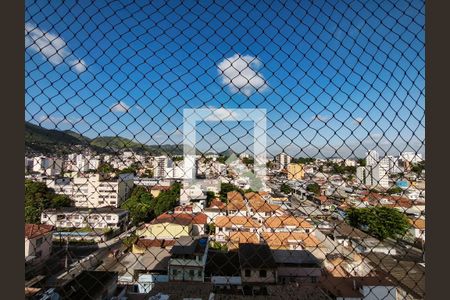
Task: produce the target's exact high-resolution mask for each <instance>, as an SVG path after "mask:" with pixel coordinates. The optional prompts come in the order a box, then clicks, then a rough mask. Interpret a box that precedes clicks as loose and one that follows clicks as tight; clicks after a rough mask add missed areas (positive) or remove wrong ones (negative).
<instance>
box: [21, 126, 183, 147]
mask: <svg viewBox="0 0 450 300" xmlns="http://www.w3.org/2000/svg"><path fill="white" fill-rule="evenodd" d="M25 147H26V152H27V153H28V154H38V153H42V154H56V155H60V154H67V153H73V152H79V151H81V150H86V149H91V150H93V151H95V152H98V153H113V152H116V151H120V150H123V149H130V150H133V151H135V152H140V153H148V154H150V155H162V154H167V155H182V154H183V146H182V145H144V144H141V143H138V142H135V141H132V140H130V139H127V138H124V137H120V136H110V137H108V136H106V137H96V138H94V139H90V138H88V137H85V136H83V135H81V134H79V133H76V132H73V131H59V130H54V129H46V128H43V127H40V126H37V125H34V124H31V123H29V122H25Z"/></svg>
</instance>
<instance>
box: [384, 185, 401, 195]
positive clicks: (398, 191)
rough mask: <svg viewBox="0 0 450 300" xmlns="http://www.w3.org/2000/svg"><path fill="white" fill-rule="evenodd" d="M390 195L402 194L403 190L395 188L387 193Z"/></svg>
mask: <svg viewBox="0 0 450 300" xmlns="http://www.w3.org/2000/svg"><path fill="white" fill-rule="evenodd" d="M386 192H387V193H388V194H400V193H402V192H403V190H402V189H401V188H400V187H398V186H393V187H391V188H389V189H388V190H387V191H386Z"/></svg>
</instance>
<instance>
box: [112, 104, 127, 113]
mask: <svg viewBox="0 0 450 300" xmlns="http://www.w3.org/2000/svg"><path fill="white" fill-rule="evenodd" d="M129 109H130V107H129V106H128V105H126V104H125V103H124V102H123V101H120V102H119V103H117V104H115V105H113V106H111V107H110V109H109V110H110V111H112V112H117V113H126V112H128V110H129Z"/></svg>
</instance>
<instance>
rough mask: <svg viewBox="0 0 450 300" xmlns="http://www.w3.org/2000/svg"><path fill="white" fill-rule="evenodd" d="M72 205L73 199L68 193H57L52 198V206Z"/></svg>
mask: <svg viewBox="0 0 450 300" xmlns="http://www.w3.org/2000/svg"><path fill="white" fill-rule="evenodd" d="M71 205H72V200H71V199H70V198H69V197H68V196H66V195H55V196H54V197H53V199H52V203H51V206H52V207H53V208H59V207H69V206H71Z"/></svg>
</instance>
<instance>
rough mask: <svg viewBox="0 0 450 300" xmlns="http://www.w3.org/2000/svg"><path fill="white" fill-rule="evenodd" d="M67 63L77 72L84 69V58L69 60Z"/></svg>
mask: <svg viewBox="0 0 450 300" xmlns="http://www.w3.org/2000/svg"><path fill="white" fill-rule="evenodd" d="M69 64H70V65H71V66H72V68H74V69H75V71H76V72H77V73H83V72H84V71H86V63H85V62H84V60H73V61H70V63H69Z"/></svg>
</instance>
